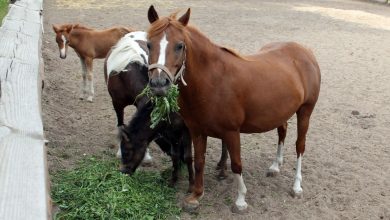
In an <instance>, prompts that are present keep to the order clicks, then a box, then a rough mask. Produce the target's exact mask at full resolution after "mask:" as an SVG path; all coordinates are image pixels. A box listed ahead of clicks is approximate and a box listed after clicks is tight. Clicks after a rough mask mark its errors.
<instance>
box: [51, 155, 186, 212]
mask: <svg viewBox="0 0 390 220" xmlns="http://www.w3.org/2000/svg"><path fill="white" fill-rule="evenodd" d="M118 165H119V162H118V161H117V160H114V159H96V158H88V159H85V160H84V161H83V162H81V164H80V167H79V168H78V169H75V170H71V171H64V172H60V173H57V174H55V175H54V176H53V179H52V198H53V202H54V203H55V204H56V205H57V206H58V207H59V209H60V211H59V212H58V213H57V214H56V215H55V217H54V219H147V220H149V219H166V218H175V217H177V216H178V215H179V214H180V209H179V208H178V207H177V206H176V199H175V190H174V189H172V188H169V187H168V186H167V183H166V182H167V181H166V180H165V179H163V177H161V175H160V174H159V173H158V172H143V171H138V172H136V173H135V174H134V175H132V176H131V177H130V176H128V175H125V174H122V173H120V172H119V171H118V169H117V168H118Z"/></svg>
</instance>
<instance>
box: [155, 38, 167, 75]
mask: <svg viewBox="0 0 390 220" xmlns="http://www.w3.org/2000/svg"><path fill="white" fill-rule="evenodd" d="M167 45H168V41H167V35H166V33H164V36H163V38H162V39H161V41H160V54H159V55H158V60H157V63H158V64H161V65H165V55H166V53H167ZM158 72H159V73H161V70H160V69H158Z"/></svg>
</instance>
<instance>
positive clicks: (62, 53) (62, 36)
mask: <svg viewBox="0 0 390 220" xmlns="http://www.w3.org/2000/svg"><path fill="white" fill-rule="evenodd" d="M61 39H62V42H63V43H64V47H63V48H61V50H60V55H61V57H65V56H66V49H65V48H66V38H65V36H64V35H61Z"/></svg>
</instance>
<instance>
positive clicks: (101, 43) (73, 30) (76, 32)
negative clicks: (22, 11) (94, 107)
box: [53, 24, 134, 102]
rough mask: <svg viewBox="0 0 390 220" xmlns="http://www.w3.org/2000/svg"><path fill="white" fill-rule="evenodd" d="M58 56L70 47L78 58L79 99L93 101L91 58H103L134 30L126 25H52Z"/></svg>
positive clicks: (65, 52)
mask: <svg viewBox="0 0 390 220" xmlns="http://www.w3.org/2000/svg"><path fill="white" fill-rule="evenodd" d="M53 30H54V32H55V33H56V42H57V44H58V48H59V50H60V57H61V58H62V59H65V58H66V54H67V52H68V46H70V47H72V48H73V49H74V51H75V52H76V53H77V55H78V56H79V58H80V62H81V68H82V71H83V72H82V75H83V85H82V91H81V95H80V99H85V98H86V99H87V100H88V101H89V102H92V101H93V96H94V94H95V92H94V87H93V73H92V69H93V60H94V59H103V58H105V57H106V55H107V53H108V51H109V50H110V49H111V47H112V46H114V45H115V44H116V42H118V40H119V39H120V38H122V37H123V36H124V35H125V34H127V33H129V32H132V31H134V30H133V29H130V28H126V27H113V28H110V29H106V30H95V29H92V28H88V27H85V26H83V25H80V24H61V25H53Z"/></svg>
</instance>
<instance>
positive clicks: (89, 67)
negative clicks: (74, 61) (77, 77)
mask: <svg viewBox="0 0 390 220" xmlns="http://www.w3.org/2000/svg"><path fill="white" fill-rule="evenodd" d="M85 64H86V67H87V95H88V97H87V101H88V102H93V96H94V94H95V91H94V88H93V59H92V58H89V57H88V58H86V59H85Z"/></svg>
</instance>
